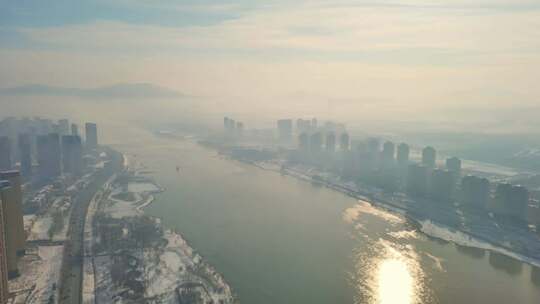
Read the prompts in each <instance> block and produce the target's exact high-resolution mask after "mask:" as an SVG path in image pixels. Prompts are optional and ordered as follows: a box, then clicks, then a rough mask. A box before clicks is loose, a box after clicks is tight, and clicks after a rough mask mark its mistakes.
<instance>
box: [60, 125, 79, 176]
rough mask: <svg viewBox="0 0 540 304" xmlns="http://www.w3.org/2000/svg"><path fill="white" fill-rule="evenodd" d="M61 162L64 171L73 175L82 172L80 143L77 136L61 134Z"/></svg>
mask: <svg viewBox="0 0 540 304" xmlns="http://www.w3.org/2000/svg"><path fill="white" fill-rule="evenodd" d="M62 164H63V166H64V173H70V174H73V175H75V176H79V175H81V174H82V165H83V164H82V143H81V138H80V137H79V136H75V135H65V136H62Z"/></svg>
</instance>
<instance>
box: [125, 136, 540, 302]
mask: <svg viewBox="0 0 540 304" xmlns="http://www.w3.org/2000/svg"><path fill="white" fill-rule="evenodd" d="M116 146H117V148H118V149H119V150H120V151H122V152H124V153H127V155H128V157H133V158H137V160H138V161H140V162H142V163H143V164H145V165H146V167H147V169H148V171H149V172H150V175H151V176H152V177H154V178H155V179H156V181H157V182H158V183H159V184H160V185H161V186H163V187H165V188H166V191H165V192H163V193H162V194H160V195H158V197H157V199H156V201H155V202H154V203H153V204H152V205H151V206H150V207H148V208H147V209H146V212H147V213H148V214H149V215H152V216H156V217H159V218H161V219H162V220H163V222H164V224H165V225H166V226H167V227H169V228H173V229H175V230H177V231H178V232H180V233H182V235H183V236H184V237H185V239H186V240H187V241H188V242H189V243H190V245H191V246H192V247H193V248H195V250H197V251H198V252H199V253H200V254H201V255H202V256H203V257H204V258H205V259H206V260H207V261H208V262H209V263H210V264H211V265H213V266H214V267H215V268H216V270H217V271H219V272H220V273H222V274H223V276H224V277H225V280H226V281H227V282H228V283H229V284H230V285H231V287H232V288H233V289H234V291H235V292H236V294H237V296H238V298H239V300H240V302H241V303H354V302H358V303H459V302H463V303H467V302H475V303H510V302H515V303H538V302H540V278H539V277H540V274H539V272H540V271H539V270H538V269H534V268H533V267H531V266H530V265H528V264H523V263H521V262H518V261H516V260H513V259H510V258H507V257H505V256H502V255H500V254H493V253H490V252H486V251H484V250H480V249H475V248H468V247H458V246H456V245H454V244H452V243H448V242H445V241H442V240H436V239H432V238H429V237H427V236H425V235H423V234H421V233H419V232H416V231H415V228H414V225H413V224H412V223H409V222H407V221H406V220H405V219H404V218H402V217H399V216H396V215H393V214H390V213H387V212H384V211H382V210H379V209H375V208H373V207H371V206H370V205H369V204H367V203H364V202H358V201H356V200H354V199H352V198H350V197H348V196H345V195H343V194H341V193H339V192H336V191H333V190H330V189H327V188H324V187H321V186H317V185H313V184H311V183H308V182H305V181H300V180H297V179H295V178H293V177H289V176H282V175H280V174H279V173H275V172H270V171H264V170H261V169H259V168H256V167H254V166H250V165H247V164H243V163H240V162H235V161H232V160H228V159H225V158H224V157H222V156H220V155H218V153H217V152H215V151H213V150H211V149H207V148H203V147H201V146H199V145H197V144H196V143H195V142H194V141H192V140H178V139H170V138H162V137H156V136H153V135H151V134H146V133H141V134H138V140H137V142H127V141H126V142H125V143H122V142H121V141H120V142H118V144H117V145H116ZM176 166H178V168H179V170H178V171H177V170H176V169H175V167H176Z"/></svg>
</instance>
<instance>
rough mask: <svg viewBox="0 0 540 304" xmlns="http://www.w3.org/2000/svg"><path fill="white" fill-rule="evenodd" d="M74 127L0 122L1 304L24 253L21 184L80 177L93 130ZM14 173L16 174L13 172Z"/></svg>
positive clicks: (43, 121) (65, 122)
mask: <svg viewBox="0 0 540 304" xmlns="http://www.w3.org/2000/svg"><path fill="white" fill-rule="evenodd" d="M85 135H86V136H85V137H86V143H85V145H84V146H83V142H82V139H81V136H80V134H79V127H78V126H77V125H76V124H70V123H69V120H67V119H60V120H58V121H56V122H54V121H52V120H49V119H42V118H34V119H28V118H24V119H16V118H6V119H4V120H2V121H0V304H3V303H6V302H7V299H8V296H9V292H8V280H9V279H10V278H13V277H16V276H17V275H18V273H19V269H18V263H17V261H18V258H19V257H20V256H22V255H24V254H25V242H26V235H25V231H24V223H23V211H22V209H23V208H22V207H23V204H22V197H23V196H22V181H23V178H24V181H25V182H34V181H39V182H41V181H52V180H55V179H56V178H57V177H59V176H61V175H62V174H70V175H72V176H80V175H82V173H83V168H84V161H83V153H84V151H83V150H85V149H86V150H87V151H88V152H91V151H93V150H95V149H96V148H97V147H98V135H97V126H96V124H94V123H87V124H86V125H85ZM17 169H18V170H17Z"/></svg>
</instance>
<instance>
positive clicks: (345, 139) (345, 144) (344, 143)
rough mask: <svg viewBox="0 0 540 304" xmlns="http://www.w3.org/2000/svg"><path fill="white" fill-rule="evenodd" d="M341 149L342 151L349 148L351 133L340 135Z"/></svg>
mask: <svg viewBox="0 0 540 304" xmlns="http://www.w3.org/2000/svg"><path fill="white" fill-rule="evenodd" d="M339 149H340V150H341V151H348V150H349V134H347V133H341V136H340V137H339Z"/></svg>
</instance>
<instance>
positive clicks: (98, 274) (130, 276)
mask: <svg viewBox="0 0 540 304" xmlns="http://www.w3.org/2000/svg"><path fill="white" fill-rule="evenodd" d="M126 163H127V164H129V166H130V167H129V169H128V172H126V173H124V174H123V175H122V176H119V177H116V178H115V179H114V180H111V181H110V182H109V183H107V187H106V188H105V189H103V190H102V193H103V197H101V198H100V199H99V200H96V202H95V203H94V202H93V203H92V205H91V207H90V210H89V213H88V216H89V218H87V226H86V227H85V235H86V240H85V253H86V254H87V256H91V257H89V258H86V259H85V263H84V265H85V266H84V269H85V278H84V294H83V299H84V302H85V303H93V302H94V301H95V300H97V301H98V302H107V301H111V299H114V302H117V301H129V300H130V299H134V298H144V299H145V300H146V301H148V302H151V303H178V302H179V301H180V300H182V299H184V297H185V298H186V299H187V298H190V299H191V298H197V299H200V300H202V301H203V302H201V303H223V304H227V303H236V299H235V297H234V295H233V292H232V290H231V288H230V287H229V285H227V283H226V282H225V280H224V279H223V277H222V276H221V275H220V274H219V273H218V272H217V271H215V269H214V268H213V267H211V266H210V265H208V264H207V263H205V262H204V259H203V258H202V257H201V256H200V255H199V254H197V253H196V252H195V250H193V248H191V247H190V246H189V244H188V243H187V242H186V241H185V240H184V239H183V237H182V235H181V234H179V233H177V232H174V231H170V230H164V229H163V227H162V224H161V221H160V220H159V219H152V218H149V217H148V216H146V215H144V211H143V210H144V208H145V207H146V206H148V205H149V204H151V203H152V202H153V201H154V195H155V194H156V193H159V192H161V191H164V189H163V188H161V187H160V186H159V185H158V184H157V183H155V182H154V181H153V180H152V179H151V178H148V177H146V176H143V175H142V174H141V170H143V168H144V167H143V166H142V165H141V164H137V163H136V162H134V161H126ZM89 223H93V225H91V224H89ZM104 226H106V227H109V228H107V229H112V231H115V232H107V234H103V231H104V229H103V227H104ZM96 227H97V228H96ZM96 229H97V231H96ZM148 229H150V230H148ZM116 231H118V232H117V233H116ZM145 234H148V235H152V236H151V238H150V239H146V238H145ZM109 238H110V239H109ZM141 241H142V244H141V243H140V242H141ZM111 242H112V243H113V245H111ZM145 243H147V244H146V245H145ZM148 243H151V244H148ZM118 244H120V245H118ZM122 244H123V245H122ZM134 244H135V245H134ZM136 244H141V245H136ZM119 265H121V267H120V266H119ZM117 271H122V273H123V274H122V276H123V277H121V278H119V277H118V274H117V273H116V272H117Z"/></svg>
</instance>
